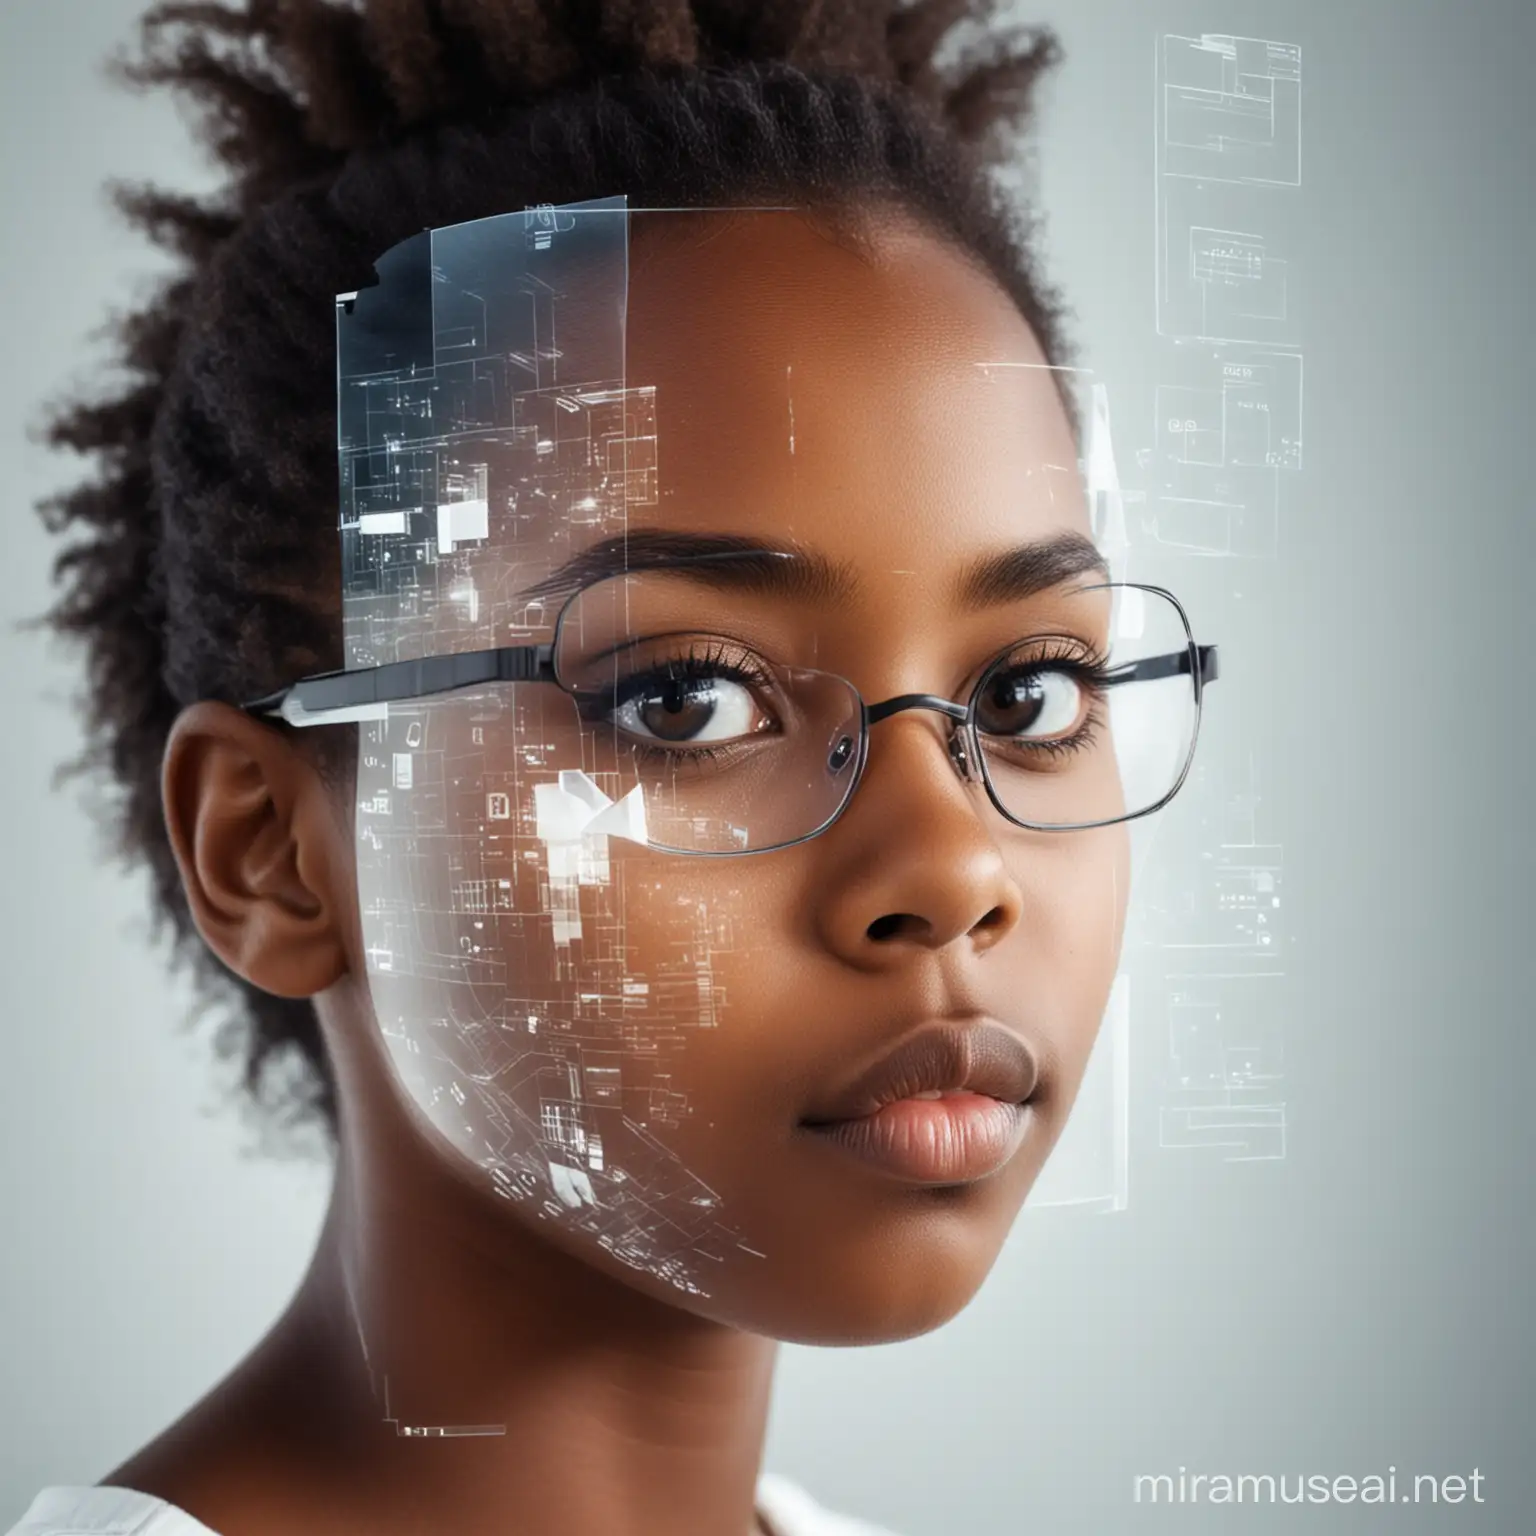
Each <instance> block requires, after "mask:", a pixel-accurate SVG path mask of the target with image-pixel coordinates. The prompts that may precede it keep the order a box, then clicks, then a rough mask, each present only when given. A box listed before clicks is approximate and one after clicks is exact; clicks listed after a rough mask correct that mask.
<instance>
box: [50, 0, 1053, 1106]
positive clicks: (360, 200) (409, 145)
mask: <svg viewBox="0 0 1536 1536" xmlns="http://www.w3.org/2000/svg"><path fill="white" fill-rule="evenodd" d="M1057 51H1058V50H1057V45H1056V42H1055V39H1054V38H1053V37H1052V36H1051V35H1050V34H1049V33H1048V32H1045V31H1042V30H1039V29H1029V28H1019V27H1008V26H1003V25H1001V24H1000V23H999V22H998V21H997V19H996V17H994V16H993V14H992V8H991V6H990V5H989V4H988V3H987V0H915V3H913V0H240V3H230V4H223V3H216V0H207V3H192V0H184V3H161V4H157V5H155V6H154V7H153V8H152V9H150V10H149V11H148V13H147V14H146V15H145V17H144V18H143V20H142V21H141V23H140V28H139V34H138V37H137V40H136V44H135V47H134V49H133V51H132V52H131V53H128V54H125V55H124V56H122V57H120V58H119V59H118V61H117V65H116V68H117V71H118V73H119V75H120V76H121V77H123V78H125V79H126V80H127V81H129V82H132V83H135V84H138V85H141V86H149V87H169V88H171V89H173V90H175V91H177V92H180V93H182V94H183V96H184V97H186V98H188V99H190V102H191V103H192V104H193V106H194V107H195V108H196V109H197V112H198V122H199V125H200V135H201V139H202V142H203V143H204V145H205V146H206V148H207V149H208V150H209V151H210V153H211V154H212V155H213V157H214V158H215V159H216V161H217V162H218V163H219V164H220V165H221V166H222V167H223V169H224V170H225V171H226V172H227V177H226V180H225V183H224V185H223V187H222V189H221V190H220V191H219V192H218V193H216V194H215V195H212V196H210V197H206V198H193V197H188V196H183V195H179V194H177V193H175V192H172V191H167V190H164V189H160V188H155V187H145V186H127V187H122V186H120V187H119V188H118V189H117V194H116V195H117V201H118V204H119V206H120V208H121V209H122V210H123V212H124V213H125V214H126V216H127V217H128V219H129V220H130V221H131V223H132V224H133V225H134V226H135V227H136V228H137V229H138V230H140V231H141V232H143V233H144V234H146V235H147V236H148V237H149V238H150V239H151V240H152V241H153V242H155V243H156V244H157V245H159V246H161V247H162V248H164V249H166V250H167V251H169V252H170V253H171V254H172V255H173V256H174V257H175V258H177V264H176V266H175V268H174V270H173V272H172V274H171V276H170V277H169V278H167V279H166V280H165V281H164V282H163V284H162V285H161V286H160V288H159V289H158V290H157V292H156V293H155V294H154V295H153V297H152V299H151V300H150V302H148V303H147V304H146V305H144V306H143V307H142V308H140V309H139V310H137V311H136V312H134V313H132V314H130V315H128V316H127V317H126V318H125V319H122V320H121V321H119V322H118V324H117V325H116V327H115V331H114V337H115V344H116V347H117V352H118V361H119V362H120V363H121V365H122V367H123V369H124V370H125V373H126V379H127V382H126V384H125V385H124V386H123V387H121V388H120V389H119V390H118V391H117V392H115V393H112V394H110V395H108V396H106V397H105V398H94V399H85V400H76V401H74V402H72V403H70V404H69V405H67V406H66V407H65V408H63V409H62V410H60V411H58V412H57V413H56V414H55V415H54V416H53V418H52V419H51V421H50V423H49V425H48V428H47V436H48V439H49V441H51V442H52V443H53V444H54V445H56V446H59V447H66V448H70V449H73V450H75V451H77V452H79V453H81V454H85V455H90V456H93V459H94V472H93V473H92V474H91V475H90V476H89V477H88V478H87V479H85V480H83V481H82V482H81V483H80V484H78V485H77V486H76V487H75V488H74V489H72V490H69V491H67V492H66V493H64V494H62V495H59V496H56V497H54V498H52V499H51V500H49V501H47V502H45V503H43V504H42V506H41V507H40V511H41V513H42V516H43V517H44V520H45V521H46V523H47V525H48V527H49V529H50V531H52V532H55V533H58V534H67V535H72V537H71V538H70V541H69V542H68V544H67V545H66V547H65V548H64V549H63V551H62V553H61V554H60V555H59V556H58V558H57V561H56V565H55V575H56V579H57V581H58V582H59V584H60V586H61V588H62V593H61V596H60V598H59V600H58V602H57V604H56V605H55V607H54V608H53V609H52V610H51V612H50V613H49V615H48V616H47V617H48V620H49V621H50V622H51V624H52V626H53V627H54V628H55V629H56V630H57V631H59V632H61V633H63V634H64V635H66V636H69V637H73V638H75V639H77V640H79V641H83V642H84V647H85V651H86V656H87V663H88V672H87V679H88V686H87V698H86V703H87V723H88V738H87V739H88V743H89V745H88V749H87V752H86V754H85V756H84V757H83V758H82V759H81V760H80V762H79V763H78V764H77V765H76V766H77V767H84V768H87V769H91V770H95V771H100V772H102V773H104V775H105V776H106V777H107V778H108V779H109V780H110V781H111V782H112V783H113V784H115V786H116V789H117V795H116V798H115V800H114V801H113V802H112V811H111V815H112V818H113V825H114V827H115V830H116V833H117V836H118V839H119V846H120V849H121V852H122V853H123V855H124V856H125V857H126V858H127V859H129V860H130V861H134V862H138V861H142V862H143V863H144V864H147V866H148V868H149V870H150V873H151V876H152V879H153V887H154V894H155V900H156V905H157V909H158V914H159V917H160V919H161V925H162V927H163V926H165V925H167V924H168V925H169V927H170V929H171V931H172V935H173V939H174V947H175V952H176V954H177V955H178V956H180V957H181V958H183V959H185V960H187V961H189V962H190V963H191V964H192V965H193V967H194V970H195V973H196V976H197V979H198V981H199V983H200V995H202V996H203V997H204V998H205V999H207V1000H208V1001H209V1002H210V1003H211V1004H213V1005H215V1006H216V1007H219V1008H220V1009H221V1012H222V1016H223V1023H222V1026H221V1028H220V1031H219V1036H218V1043H219V1049H220V1052H221V1054H224V1055H233V1056H235V1057H236V1058H238V1059H242V1060H243V1083H244V1086H245V1087H246V1088H247V1089H248V1090H250V1092H251V1094H252V1095H253V1096H254V1097H255V1099H256V1100H257V1101H258V1102H261V1103H264V1104H265V1105H266V1106H267V1107H268V1108H270V1109H273V1110H276V1111H279V1112H280V1117H281V1118H285V1119H288V1120H289V1121H302V1120H307V1119H311V1118H312V1117H313V1116H315V1115H318V1117H319V1119H320V1121H321V1123H322V1124H324V1125H328V1126H329V1127H330V1128H331V1129H332V1130H334V1126H335V1102H334V1086H333V1081H332V1077H331V1074H330V1071H329V1067H328V1063H327V1060H326V1055H325V1051H324V1048H323V1045H322V1042H321V1037H320V1031H319V1028H318V1024H317V1020H316V1016H315V1013H314V1010H313V1008H312V1006H311V1005H310V1004H309V1003H308V1002H307V1001H302V1000H298V1001H295V1000H291V999H284V998H277V997H272V996H269V995H267V994H266V993H263V992H260V991H258V990H257V989H256V988H254V987H251V986H250V985H249V984H248V983H245V982H243V981H241V980H240V978H238V977H235V976H232V975H230V974H229V973H228V972H226V971H225V970H224V968H223V967H222V966H221V965H220V964H219V963H218V962H217V961H216V960H215V959H214V957H213V956H212V954H211V953H210V952H209V951H208V950H207V949H206V948H205V947H204V946H203V945H202V944H201V942H200V940H199V938H198V936H197V933H196V930H195V928H194V926H193V923H192V919H191V915H190V912H189V909H188V905H187V901H186V897H185V894H184V892H183V890H182V887H181V882H180V878H179V875H178V872H177V867H176V863H175V860H174V858H173V856H172V852H171V847H170V843H169V840H168V838H167V834H166V829H165V824H164V819H163V815H162V810H161V803H160V790H159V769H160V760H161V756H162V753H163V751H164V747H165V742H166V738H167V734H168V732H169V729H170V726H171V723H172V721H173V720H174V718H175V716H176V714H177V713H178V711H179V710H180V709H181V708H182V707H183V706H185V705H187V704H189V703H191V702H192V701H194V700H198V699H220V700H225V701H228V702H232V703H237V702H240V701H242V700H245V699H249V698H253V697H256V696H259V695H262V694H266V693H268V692H271V691H272V690H274V689H276V688H278V687H280V686H282V685H283V684H284V683H287V682H290V681H292V680H293V679H295V678H297V677H299V676H301V675H302V674H304V673H306V672H310V671H315V670H322V669H326V668H331V667H336V666H339V665H341V656H340V566H339V541H338V538H337V534H336V520H335V513H334V510H333V509H334V505H335V494H336V486H335V477H336V456H335V442H336V434H335V417H334V354H333V346H334V336H333V329H334V321H333V314H334V306H333V296H334V295H335V294H336V293H338V292H343V291H346V290H349V289H355V288H358V287H360V286H363V285H364V284H366V283H367V282H368V281H369V279H370V276H371V273H372V265H373V261H374V258H375V257H377V256H378V255H379V254H380V253H382V252H383V251H384V250H386V249H387V248H389V247H390V246H392V245H394V244H395V243H397V242H398V241H400V240H402V239H404V238H405V237H407V236H408V235H411V234H413V233H415V232H416V231H418V230H420V229H423V228H427V227H436V226H439V225H444V224H452V223H458V222H461V221H464V220H468V219H474V218H479V217H483V216H486V215H490V214H495V213H501V212H505V211H507V210H509V209H514V208H520V207H525V206H528V205H530V204H536V203H557V204H558V203H567V202H575V201H579V200H582V199H586V198H593V197H604V196H609V195H611V194H613V193H615V192H624V193H627V194H628V195H629V196H630V198H631V200H632V201H634V202H637V203H641V204H653V205H655V204H665V205H668V206H676V207H693V206H698V207H707V206H710V205H718V204H724V203H740V202H743V201H750V200H753V199H761V200H763V201H765V202H774V201H777V202H784V201H789V200H795V201H800V202H820V203H825V204H828V205H831V206H834V207H836V206H843V207H849V208H860V207H865V206H872V205H875V204H879V203H885V204H888V205H892V206H897V207H900V208H902V209H904V210H906V211H907V212H909V213H911V214H915V215H916V216H918V217H920V218H922V219H923V220H925V221H926V223H927V225H928V226H929V227H931V228H932V229H934V230H935V231H937V232H938V233H940V234H941V235H942V236H943V237H944V238H947V239H949V240H951V241H952V242H954V243H955V244H956V245H957V247H959V248H961V249H963V250H966V251H968V252H970V253H971V254H972V255H973V256H975V257H977V258H979V259H980V260H981V261H983V262H984V263H985V265H986V267H987V269H988V270H990V271H991V273H992V274H993V275H994V276H995V277H996V279H997V281H998V282H999V283H1000V284H1001V285H1002V287H1003V288H1004V289H1005V290H1006V291H1007V292H1008V293H1009V294H1010V295H1011V297H1012V298H1013V300H1014V301H1015V302H1016V303H1017V305H1018V306H1019V308H1020V310H1021V312H1022V313H1023V314H1024V316H1025V318H1026V319H1027V320H1028V321H1029V322H1030V323H1031V325H1032V326H1033V327H1034V329H1035V331H1036V334H1037V335H1038V337H1039V338H1040V340H1041V343H1042V345H1043V346H1044V348H1045V351H1046V353H1047V356H1048V357H1051V358H1053V359H1056V358H1059V357H1060V356H1061V355H1062V351H1063V348H1062V343H1061V337H1060V333H1059V316H1060V308H1059V305H1058V303H1057V302H1056V300H1055V298H1054V296H1053V295H1052V293H1051V291H1050V290H1049V289H1048V288H1046V287H1045V286H1044V285H1043V284H1042V283H1041V282H1040V280H1039V278H1038V277H1037V275H1036V273H1035V270H1034V264H1033V259H1032V256H1031V228H1030V222H1029V220H1028V218H1027V217H1026V215H1025V213H1024V211H1023V209H1022V208H1021V207H1020V206H1019V205H1018V203H1017V200H1016V199H1010V198H1009V197H1007V196H1005V195H1004V194H1003V193H1002V191H1001V190H1000V188H999V186H998V185H997V183H996V181H995V180H994V179H993V177H992V176H991V174H990V173H991V171H993V170H995V169H996V168H998V167H999V166H1001V165H1002V164H1004V162H1005V161H1006V160H1007V159H1008V157H1010V156H1015V155H1017V154H1018V153H1019V150H1020V139H1019V133H1020V132H1021V131H1022V130H1023V129H1024V128H1025V127H1026V126H1027V120H1028V116H1029V112H1030V106H1031V93H1032V90H1033V88H1034V86H1035V84H1036V82H1037V80H1038V79H1039V78H1040V76H1041V75H1042V73H1044V72H1045V71H1046V70H1047V69H1048V68H1049V67H1050V66H1051V65H1052V64H1053V62H1054V61H1055V59H1056V57H1057ZM332 729H335V730H345V729H346V728H345V727H336V728H332Z"/></svg>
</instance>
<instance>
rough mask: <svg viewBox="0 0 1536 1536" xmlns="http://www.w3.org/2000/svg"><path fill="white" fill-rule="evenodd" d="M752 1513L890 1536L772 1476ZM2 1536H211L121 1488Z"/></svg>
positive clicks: (794, 1527)
mask: <svg viewBox="0 0 1536 1536" xmlns="http://www.w3.org/2000/svg"><path fill="white" fill-rule="evenodd" d="M757 1512H758V1514H759V1515H760V1516H761V1517H762V1520H763V1523H764V1524H765V1525H766V1526H767V1527H768V1529H769V1530H771V1531H772V1532H773V1533H774V1536H891V1532H889V1531H887V1530H886V1529H884V1527H882V1526H878V1525H870V1524H869V1523H868V1522H867V1521H864V1520H854V1519H851V1518H850V1517H849V1516H847V1515H838V1514H834V1513H833V1512H832V1511H831V1510H829V1509H823V1508H822V1506H821V1505H820V1504H818V1503H817V1502H816V1500H815V1499H813V1498H812V1497H811V1496H810V1494H808V1493H807V1492H806V1491H805V1489H803V1488H802V1487H801V1486H800V1485H799V1484H798V1483H794V1482H791V1481H790V1480H789V1479H788V1478H787V1477H781V1476H780V1475H779V1474H778V1473H775V1472H764V1473H763V1474H762V1476H761V1477H759V1478H758V1480H757ZM7 1536H216V1533H215V1532H213V1531H210V1530H209V1529H208V1527H207V1526H206V1525H204V1524H203V1523H202V1521H201V1520H194V1519H193V1518H192V1516H191V1515H189V1514H187V1513H186V1512H185V1511H184V1510H180V1509H177V1508H176V1507H175V1506H174V1505H172V1504H167V1503H166V1502H165V1500H164V1499H155V1498H151V1497H150V1496H149V1495H148V1494H147V1493H134V1492H133V1491H132V1490H130V1489H127V1488H44V1489H43V1491H42V1492H41V1493H40V1494H38V1496H37V1497H36V1498H35V1499H34V1500H33V1501H32V1507H31V1508H30V1509H29V1510H28V1511H27V1512H26V1514H24V1515H23V1516H22V1517H21V1521H20V1523H19V1524H17V1525H13V1526H12V1527H11V1529H10V1531H9V1532H8V1533H7Z"/></svg>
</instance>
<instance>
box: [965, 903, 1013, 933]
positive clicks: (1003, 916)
mask: <svg viewBox="0 0 1536 1536" xmlns="http://www.w3.org/2000/svg"><path fill="white" fill-rule="evenodd" d="M1007 922H1008V914H1007V913H1006V912H1005V911H1003V909H1002V908H1001V907H993V908H992V910H991V911H990V912H988V913H987V914H986V916H985V917H983V918H982V919H981V920H980V921H979V922H977V923H976V924H975V925H974V926H973V927H972V929H971V932H972V933H989V932H991V930H992V929H994V928H1002V927H1005V926H1006V925H1007Z"/></svg>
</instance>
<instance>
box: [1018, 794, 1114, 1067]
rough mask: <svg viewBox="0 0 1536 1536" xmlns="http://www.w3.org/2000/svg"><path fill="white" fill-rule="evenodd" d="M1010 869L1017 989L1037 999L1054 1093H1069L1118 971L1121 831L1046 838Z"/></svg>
mask: <svg viewBox="0 0 1536 1536" xmlns="http://www.w3.org/2000/svg"><path fill="white" fill-rule="evenodd" d="M1050 836H1051V841H1050V842H1049V843H1047V844H1045V845H1044V847H1040V846H1035V847H1032V848H1031V849H1030V852H1029V856H1028V857H1027V858H1021V859H1019V860H1018V861H1016V862H1015V865H1014V869H1015V875H1016V878H1017V879H1018V881H1019V884H1020V888H1021V890H1022V891H1023V893H1024V909H1023V914H1022V916H1021V918H1020V923H1019V927H1020V930H1021V931H1020V932H1019V933H1018V934H1017V935H1015V938H1014V942H1015V944H1016V954H1017V956H1018V960H1019V963H1020V983H1021V985H1022V986H1023V987H1025V988H1026V989H1027V990H1028V991H1029V992H1031V993H1033V994H1034V995H1036V996H1038V997H1040V999H1041V1003H1042V1007H1041V1010H1040V1017H1041V1018H1042V1019H1043V1020H1048V1021H1049V1023H1048V1024H1047V1025H1046V1027H1047V1028H1048V1029H1049V1031H1050V1034H1049V1039H1048V1040H1047V1041H1046V1042H1044V1044H1045V1046H1046V1048H1047V1049H1048V1050H1049V1052H1050V1054H1051V1056H1052V1058H1053V1067H1054V1071H1055V1075H1056V1078H1057V1081H1058V1085H1059V1087H1060V1088H1061V1089H1062V1090H1063V1091H1066V1092H1069V1093H1075V1092H1076V1088H1077V1085H1078V1083H1079V1082H1080V1081H1081V1078H1082V1074H1083V1070H1084V1068H1085V1067H1086V1066H1087V1062H1088V1056H1089V1053H1090V1051H1091V1050H1092V1048H1093V1043H1094V1040H1095V1038H1096V1036H1097V1033H1098V1028H1099V1024H1100V1022H1101V1020H1102V1018H1103V1014H1104V1009H1105V1007H1106V1006H1107V1004H1108V1002H1109V994H1110V989H1111V988H1112V986H1113V985H1114V979H1115V972H1116V970H1117V968H1118V966H1119V963H1120V951H1121V942H1122V939H1123V937H1124V932H1125V914H1126V902H1127V897H1128V895H1129V889H1130V874H1131V864H1130V839H1129V836H1128V835H1127V830H1126V827H1125V825H1124V824H1123V823H1122V824H1119V825H1115V826H1109V827H1098V828H1095V829H1093V830H1092V831H1087V832H1073V833H1070V834H1067V833H1063V834H1051V835H1050Z"/></svg>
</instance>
